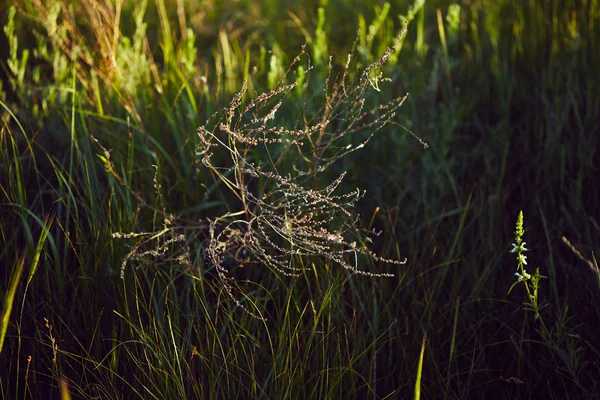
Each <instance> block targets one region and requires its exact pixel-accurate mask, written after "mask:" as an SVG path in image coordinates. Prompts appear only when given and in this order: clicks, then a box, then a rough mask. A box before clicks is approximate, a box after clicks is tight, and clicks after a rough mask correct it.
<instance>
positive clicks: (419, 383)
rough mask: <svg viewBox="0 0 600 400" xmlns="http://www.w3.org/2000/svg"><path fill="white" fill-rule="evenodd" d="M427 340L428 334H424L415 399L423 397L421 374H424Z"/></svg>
mask: <svg viewBox="0 0 600 400" xmlns="http://www.w3.org/2000/svg"><path fill="white" fill-rule="evenodd" d="M426 341H427V335H423V341H422V342H421V355H420V356H419V366H418V367H417V379H416V380H415V400H419V399H420V398H421V376H422V374H423V356H424V355H425V342H426Z"/></svg>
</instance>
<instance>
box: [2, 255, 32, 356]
mask: <svg viewBox="0 0 600 400" xmlns="http://www.w3.org/2000/svg"><path fill="white" fill-rule="evenodd" d="M25 260H26V254H25V253H23V255H22V256H21V258H20V259H19V261H18V262H17V265H15V267H14V268H13V271H12V273H11V277H10V284H9V286H8V290H7V291H6V293H5V295H4V307H3V308H2V319H0V353H2V348H3V346H4V338H5V337H6V331H7V330H8V324H9V322H10V313H11V311H12V308H13V302H14V299H15V294H16V293H17V287H18V286H19V282H20V281H21V275H22V274H23V269H24V266H25Z"/></svg>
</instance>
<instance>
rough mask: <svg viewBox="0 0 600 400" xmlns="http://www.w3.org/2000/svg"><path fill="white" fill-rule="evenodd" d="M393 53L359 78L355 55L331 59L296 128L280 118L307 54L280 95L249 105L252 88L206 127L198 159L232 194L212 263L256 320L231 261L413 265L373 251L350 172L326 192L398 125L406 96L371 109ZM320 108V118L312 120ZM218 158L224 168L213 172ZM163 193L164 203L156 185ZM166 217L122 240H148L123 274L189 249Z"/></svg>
mask: <svg viewBox="0 0 600 400" xmlns="http://www.w3.org/2000/svg"><path fill="white" fill-rule="evenodd" d="M392 51H393V49H392V48H389V49H388V50H387V51H386V52H385V53H384V54H383V56H382V57H381V58H380V59H379V60H377V61H376V62H374V63H373V64H371V65H369V66H367V67H366V68H364V69H363V70H362V71H360V72H358V73H353V72H352V71H351V68H350V66H351V65H352V64H353V59H352V58H353V56H352V54H353V53H354V52H352V53H351V55H350V56H349V57H348V62H347V63H346V65H345V67H344V68H343V69H341V71H340V72H339V73H337V74H336V73H334V68H333V67H332V62H331V59H330V61H329V67H328V69H327V75H326V79H325V84H324V87H323V92H322V93H321V94H320V95H319V94H316V95H314V96H313V97H311V98H309V100H307V101H306V102H305V103H304V107H303V111H302V113H301V115H300V117H299V118H298V119H297V121H296V126H295V127H294V128H293V129H289V128H286V127H284V126H278V124H277V121H279V120H283V119H284V118H278V112H279V111H280V109H282V107H284V106H285V104H286V103H285V101H286V100H288V101H291V99H292V98H293V97H294V93H295V92H294V90H293V89H294V88H296V87H297V85H299V84H300V83H299V82H294V83H291V84H283V82H284V79H285V78H286V76H287V75H289V74H290V71H292V70H293V69H294V67H295V66H296V65H297V64H298V63H300V61H301V60H302V59H303V58H304V57H306V58H305V59H306V61H307V63H308V68H307V69H306V71H307V75H308V73H310V72H311V71H312V70H313V68H312V67H311V66H310V60H309V58H308V56H307V55H306V53H305V50H304V49H303V50H302V52H301V53H300V55H299V56H298V57H296V58H295V59H294V60H293V62H292V64H291V66H290V68H289V69H288V71H287V72H286V74H285V75H284V76H283V77H282V78H281V80H280V82H279V85H278V86H277V88H276V89H274V90H272V91H270V92H268V93H263V94H261V95H259V96H257V97H256V98H254V99H252V100H250V101H248V102H247V103H245V102H244V98H245V97H246V96H247V87H246V84H245V83H244V85H243V87H242V88H241V90H240V91H239V92H238V93H237V94H236V95H234V96H233V99H232V100H231V102H230V104H229V106H228V107H227V108H225V109H224V111H223V113H221V114H218V115H213V116H212V117H211V118H210V119H209V120H208V121H207V123H206V124H205V125H203V126H201V127H200V128H198V130H197V133H198V138H199V146H198V149H197V153H196V154H197V156H198V157H199V158H200V159H201V161H202V164H203V166H204V167H206V168H207V169H208V170H209V171H210V173H211V174H212V176H213V178H214V180H215V185H216V187H222V186H223V185H224V186H225V187H227V189H228V190H229V191H230V195H229V196H227V195H223V194H222V197H223V202H224V204H227V205H226V207H227V209H228V212H227V213H225V214H224V215H221V216H219V217H216V218H207V222H208V235H207V240H206V243H205V255H206V260H207V262H208V264H210V265H212V266H214V267H215V269H216V271H217V273H218V276H219V279H220V280H221V282H222V284H223V288H224V289H225V290H226V292H227V293H228V295H229V296H230V297H231V298H232V299H233V301H234V302H235V303H236V304H237V305H238V306H239V307H241V308H243V309H244V310H245V311H246V312H248V313H249V314H251V315H253V316H255V317H257V318H262V317H260V316H259V315H257V314H256V313H253V312H252V311H250V310H248V308H247V307H246V306H244V305H242V304H241V302H240V300H238V298H237V296H235V295H234V293H233V289H234V288H233V285H232V281H233V278H232V277H231V276H230V271H229V269H228V267H227V265H231V261H233V262H234V263H235V265H242V266H243V265H246V264H249V263H253V264H257V265H263V266H268V267H270V268H272V269H273V270H275V271H277V272H279V273H281V274H283V275H286V276H294V277H296V276H299V275H301V274H302V273H303V271H304V268H302V267H299V265H305V264H304V263H302V262H297V261H298V260H300V259H302V260H305V259H310V258H318V259H321V260H322V261H323V262H325V263H327V264H337V265H339V266H341V267H343V268H345V269H347V270H349V271H351V272H352V273H355V274H360V275H364V276H367V277H393V276H394V275H393V274H392V273H375V272H370V271H365V270H364V269H360V268H359V264H360V261H361V260H364V259H370V260H372V261H375V262H379V263H387V264H393V265H401V264H404V263H405V262H406V260H402V261H399V260H392V259H386V258H382V257H380V256H378V255H377V254H375V253H374V252H373V251H371V250H370V249H369V248H368V247H367V245H366V242H370V241H371V240H370V239H369V237H368V234H369V232H367V235H363V234H360V233H361V229H360V228H359V223H358V222H359V221H358V216H356V215H355V214H354V213H353V207H354V205H355V204H356V202H357V201H358V200H359V199H360V198H361V197H362V196H363V195H364V192H361V191H360V190H355V191H353V192H350V193H338V192H339V186H340V183H341V182H342V180H343V179H344V176H345V175H346V172H343V173H341V174H340V175H339V176H338V177H337V178H335V179H333V181H330V182H329V183H328V184H327V185H324V186H322V187H319V183H320V182H322V181H323V179H319V176H320V175H321V174H323V173H324V172H325V171H326V170H327V169H328V167H331V166H332V165H333V164H334V163H336V161H338V160H340V159H341V158H342V157H344V156H346V155H348V154H349V153H352V152H354V151H356V150H359V149H361V148H363V147H364V146H365V145H366V144H367V143H368V142H369V140H370V139H371V138H372V137H373V135H374V134H375V133H376V132H378V131H379V130H381V129H382V128H384V127H385V126H386V124H387V123H389V122H393V121H392V120H393V118H394V117H395V113H396V110H397V109H398V108H399V107H400V106H401V105H402V103H403V102H404V101H405V99H406V96H403V97H400V98H396V99H393V100H391V101H389V102H387V103H385V104H382V105H379V106H377V107H374V108H372V109H367V107H366V106H365V105H366V103H367V95H370V94H372V93H374V92H378V91H379V88H378V83H379V82H381V81H385V79H384V78H382V75H381V72H380V70H381V67H382V66H383V65H384V64H385V63H386V60H387V58H388V56H389V55H390V54H391V52H392ZM303 56H304V57H303ZM307 82H308V81H305V83H303V84H306V85H307V84H308V83H307ZM296 99H297V97H296ZM315 102H316V103H318V104H317V107H316V109H317V110H318V111H316V112H314V115H310V110H311V107H312V105H313V103H315ZM282 125H283V124H282ZM419 140H420V139H419ZM421 144H422V145H423V146H426V145H425V143H423V142H421ZM215 159H218V160H219V161H218V164H221V165H215V164H217V161H215ZM155 179H156V178H155ZM155 188H156V190H157V194H158V195H159V196H160V187H159V185H158V183H157V182H155ZM228 193H229V192H228ZM231 194H232V195H233V196H231ZM159 199H160V197H159ZM231 199H234V202H232V201H231ZM161 203H162V201H161ZM232 204H233V205H232ZM163 214H164V229H163V230H161V231H159V232H152V233H133V234H120V233H117V234H115V235H114V236H115V237H121V238H127V237H143V238H145V239H144V240H143V241H140V242H139V244H138V245H136V246H134V248H133V250H132V251H131V252H130V253H129V254H128V255H127V257H126V259H125V260H124V261H123V265H122V268H123V269H124V268H125V266H126V264H127V263H128V262H129V261H131V260H136V259H140V258H141V257H145V256H148V255H150V256H155V257H166V250H167V246H168V245H170V244H172V243H174V242H182V244H184V242H185V238H184V237H183V236H181V235H176V234H175V233H174V232H175V230H176V229H177V227H175V226H174V225H171V224H172V223H173V222H174V221H173V220H172V219H171V217H168V215H167V214H166V212H164V210H163ZM362 232H363V233H365V232H364V231H362ZM148 240H157V244H156V247H154V248H153V249H151V250H145V251H143V250H142V248H141V247H140V245H141V244H145V243H148ZM185 246H188V245H187V244H186V245H185ZM185 254H188V251H187V250H186V251H185V252H184V255H179V256H177V257H176V258H177V259H179V260H180V261H181V262H183V263H184V264H185V263H189V257H186V256H185ZM171 259H173V258H171Z"/></svg>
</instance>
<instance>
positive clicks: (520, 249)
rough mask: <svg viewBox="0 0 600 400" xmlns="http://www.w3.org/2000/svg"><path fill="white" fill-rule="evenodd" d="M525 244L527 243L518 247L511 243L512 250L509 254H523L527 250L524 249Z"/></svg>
mask: <svg viewBox="0 0 600 400" xmlns="http://www.w3.org/2000/svg"><path fill="white" fill-rule="evenodd" d="M525 243H527V242H523V243H521V244H520V245H518V246H517V245H516V244H515V243H512V249H511V250H510V252H511V253H524V252H526V251H528V250H529V249H527V248H526V247H525Z"/></svg>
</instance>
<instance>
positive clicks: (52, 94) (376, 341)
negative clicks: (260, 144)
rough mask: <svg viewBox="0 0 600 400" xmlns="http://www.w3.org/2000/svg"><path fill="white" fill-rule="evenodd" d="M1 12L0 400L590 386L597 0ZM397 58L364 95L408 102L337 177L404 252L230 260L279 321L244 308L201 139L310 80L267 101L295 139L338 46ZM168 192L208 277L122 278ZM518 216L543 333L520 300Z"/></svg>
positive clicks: (534, 392)
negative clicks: (231, 290)
mask: <svg viewBox="0 0 600 400" xmlns="http://www.w3.org/2000/svg"><path fill="white" fill-rule="evenodd" d="M0 4H1V6H0V20H1V21H2V26H3V30H2V32H1V33H0V65H1V67H2V68H1V71H0V73H1V74H2V75H1V76H2V80H1V81H0V84H1V86H0V100H1V103H0V106H1V107H0V115H1V116H2V126H1V131H0V132H1V134H0V153H1V155H2V158H1V159H0V283H1V285H0V288H1V289H2V292H1V293H0V295H1V296H2V298H3V306H2V312H3V314H2V315H3V319H2V321H0V323H1V324H2V326H1V327H2V331H3V332H4V333H2V332H0V334H1V335H2V336H1V337H2V338H3V339H4V343H3V345H1V346H2V348H1V349H0V350H1V354H0V360H1V361H0V364H1V365H3V366H5V368H0V371H1V373H0V395H1V396H2V398H17V397H24V398H30V397H33V398H38V397H43V398H48V397H47V394H48V393H51V394H52V396H56V397H58V396H61V395H62V396H66V395H71V396H73V397H76V398H78V397H83V398H87V397H93V396H101V397H102V398H104V397H106V398H128V397H133V396H141V397H147V398H152V397H154V398H183V397H188V398H273V399H280V398H366V396H369V397H370V398H410V397H412V396H415V393H417V391H416V388H420V393H421V394H422V395H423V396H424V397H426V398H442V397H443V398H448V399H453V398H487V397H491V396H493V397H494V398H496V397H497V396H499V393H501V395H500V396H501V397H503V398H541V399H546V398H567V397H568V398H570V397H579V398H595V397H599V396H600V387H598V382H600V381H599V379H598V378H599V377H600V353H599V351H600V349H599V348H598V345H597V340H596V339H597V337H598V334H597V328H598V323H597V321H598V320H599V318H600V307H599V306H598V304H600V303H599V301H598V300H599V299H600V274H599V272H598V265H597V263H596V261H595V258H594V256H593V254H594V251H597V249H598V243H599V239H600V225H599V222H598V220H599V218H600V195H599V193H600V192H599V191H598V190H597V189H596V185H597V182H598V177H599V176H600V174H599V171H598V168H599V166H600V156H599V138H600V96H599V95H598V93H600V80H599V79H598V72H597V69H598V66H600V51H598V49H599V48H600V4H599V2H598V1H597V0H577V1H576V0H544V1H534V0H526V1H516V0H497V1H491V0H464V1H462V2H451V1H446V0H443V1H442V0H439V1H427V2H425V1H419V0H416V1H414V2H407V1H403V0H398V1H393V2H392V1H390V2H383V1H381V2H379V1H376V2H374V1H366V0H364V1H349V0H321V1H316V0H301V1H274V0H265V1H260V2H259V1H246V0H228V1H210V0H205V1H198V2H192V1H186V0H145V1H140V2H127V1H119V0H116V1H115V0H81V1H69V0H47V1H43V0H33V1H15V2H3V3H0ZM404 26H406V34H405V35H401V33H402V30H403V27H404ZM303 45H306V54H305V55H304V56H303V57H302V58H301V60H302V61H301V62H300V63H295V64H294V59H295V57H296V56H297V55H298V54H300V53H301V51H302V46H303ZM353 46H355V47H353ZM388 46H391V48H392V52H391V55H390V58H389V62H388V63H387V64H386V65H385V66H384V67H382V68H381V69H382V71H381V72H382V73H383V75H384V76H386V77H389V79H388V80H384V81H380V82H377V81H376V80H374V81H373V90H372V91H371V92H369V95H368V96H367V98H366V101H367V102H368V103H369V105H370V106H371V107H378V106H379V105H381V104H385V103H386V102H388V101H390V100H391V99H393V98H397V97H401V96H404V95H405V94H407V93H410V94H409V96H408V98H407V100H406V102H405V103H404V104H403V106H402V107H401V108H400V109H399V110H398V112H397V113H396V116H395V118H394V119H393V121H394V123H390V124H387V125H386V126H385V128H384V129H382V130H381V131H379V132H377V133H376V135H375V136H374V137H373V139H372V140H371V141H370V142H369V143H368V145H366V146H365V148H364V149H362V150H361V151H359V152H357V153H354V154H352V155H351V156H350V157H348V158H346V159H344V160H342V161H340V162H339V163H337V164H335V165H334V166H333V167H332V170H331V171H329V172H327V174H325V175H326V176H325V177H324V179H325V180H324V182H323V183H322V184H327V183H328V182H330V181H331V180H332V179H335V177H337V176H338V175H339V173H340V172H342V171H347V172H348V176H347V177H346V179H345V180H344V182H343V186H344V187H343V189H344V191H346V192H349V191H351V190H353V189H354V188H356V187H359V188H361V189H365V190H366V193H367V194H366V195H365V196H364V198H363V199H362V200H361V201H360V203H359V204H358V209H357V212H358V213H359V214H361V215H362V223H363V225H364V227H369V228H371V227H373V228H375V230H376V231H381V234H380V235H379V236H377V237H376V239H374V243H373V248H374V249H375V250H376V251H377V252H378V253H379V254H381V255H382V256H384V257H388V258H394V259H402V258H404V257H407V258H408V263H407V264H406V265H405V266H400V267H397V266H394V267H393V270H392V267H390V266H386V265H378V264H377V263H373V264H372V265H368V266H365V269H369V270H372V271H374V272H391V273H395V275H396V277H395V278H389V279H370V278H367V277H361V276H356V275H354V276H353V275H351V274H350V273H348V271H344V270H339V269H338V268H330V265H329V264H328V263H327V262H326V261H325V260H321V261H315V263H313V264H312V266H311V271H310V272H309V273H306V274H304V275H303V276H302V277H300V278H288V277H285V276H281V275H277V274H273V273H271V272H270V271H268V269H267V268H263V267H261V266H248V267H246V268H237V269H235V271H233V272H234V274H237V275H236V276H240V277H241V279H240V282H243V284H244V285H245V286H244V287H245V289H246V290H247V291H248V292H249V293H254V294H255V297H254V298H258V299H259V300H258V303H259V307H262V308H263V309H264V312H265V314H266V317H267V318H268V321H266V322H264V321H260V320H257V319H255V318H253V317H252V316H250V315H247V314H246V313H244V312H243V311H240V310H239V309H236V304H235V303H234V302H232V301H230V299H229V298H227V296H225V295H224V294H223V291H222V287H221V286H220V284H219V282H218V280H216V279H215V277H214V270H213V268H212V267H211V266H210V265H206V264H205V261H204V256H203V246H204V244H203V243H205V242H204V240H205V239H206V234H207V232H206V228H205V227H202V223H201V222H198V221H200V220H205V219H206V218H211V217H215V216H218V215H221V214H222V213H223V212H224V210H225V211H226V210H228V209H230V208H231V207H232V205H231V204H232V203H230V200H229V199H226V198H223V197H219V196H220V195H219V193H220V189H219V187H218V185H217V186H215V180H214V177H213V176H211V175H210V174H209V173H208V172H207V171H206V170H205V169H203V166H202V164H201V163H200V160H199V158H198V156H197V155H196V154H195V149H196V146H197V144H198V137H197V135H196V129H197V128H198V127H199V126H201V125H203V124H205V123H206V121H207V119H209V117H210V116H211V115H213V114H214V113H215V112H219V111H220V110H222V109H223V108H224V107H227V105H228V104H229V102H230V101H231V98H232V96H233V95H234V94H235V93H236V92H238V91H239V90H240V88H241V87H242V84H243V82H244V81H245V80H246V81H247V84H248V92H247V94H246V96H247V98H245V99H244V100H245V101H248V100H249V99H252V98H255V97H256V96H258V95H259V94H261V93H264V92H267V91H269V90H271V89H274V88H276V87H279V86H281V85H282V84H286V83H291V82H293V81H300V82H301V83H302V84H301V85H298V86H297V87H296V88H294V90H292V91H290V93H288V94H287V95H286V101H285V104H284V105H283V106H282V109H281V110H280V111H279V112H278V114H277V119H278V124H279V125H278V126H288V127H289V128H290V129H294V128H296V127H297V126H298V125H297V124H298V119H299V118H300V116H301V115H307V114H309V115H310V114H311V113H313V114H314V113H317V112H318V110H317V109H314V110H312V109H311V107H315V104H317V105H318V104H319V102H318V99H319V98H320V97H319V96H321V95H322V94H323V92H324V91H326V87H327V86H326V80H327V77H328V76H330V75H331V74H332V73H335V71H339V69H340V68H342V67H344V65H345V64H346V61H347V56H348V54H350V53H352V54H354V55H355V57H354V61H353V62H354V63H355V66H356V68H364V67H366V66H367V65H369V64H371V63H373V62H374V61H376V60H377V59H378V58H379V57H380V56H381V55H382V54H383V53H384V51H385V49H386V48H387V47H388ZM353 49H354V50H353ZM330 56H331V61H330V59H329V57H330ZM308 63H310V64H308ZM290 65H292V68H291V69H290V68H289V66H290ZM309 65H310V66H309ZM330 65H331V67H329V66H330ZM330 71H334V72H330ZM311 99H313V100H314V99H317V100H315V101H313V100H311ZM303 113H304V114H303ZM407 130H410V131H411V132H412V133H414V135H416V136H417V137H419V138H420V139H422V140H423V141H424V142H426V143H427V144H428V147H427V148H426V149H425V148H424V147H423V146H421V144H420V142H419V141H418V140H417V139H416V138H415V137H414V136H413V135H411V134H410V133H408V132H407ZM362 139H364V137H363V138H361V137H358V138H356V139H355V138H351V139H350V140H353V141H355V142H354V143H357V142H356V141H358V142H360V140H362ZM251 156H252V157H255V158H256V159H257V160H260V159H261V156H264V155H261V154H253V155H251ZM155 165H156V166H157V167H158V173H157V175H156V178H155V167H154V166H155ZM155 179H156V181H157V183H156V182H155V181H154V180H155ZM328 179H329V180H328ZM157 185H160V186H161V196H157V191H156V186H157ZM231 201H234V200H231ZM162 205H164V207H165V208H166V209H167V210H168V211H169V212H170V213H173V214H174V215H177V216H178V217H179V218H181V219H182V220H183V221H187V225H186V226H187V227H188V228H186V230H185V235H186V240H187V243H189V244H190V249H189V250H190V256H191V259H192V265H193V266H194V268H181V267H180V266H179V265H178V264H177V262H175V261H173V260H171V261H169V260H166V261H164V262H156V260H153V259H149V260H144V259H142V260H138V261H137V264H136V268H131V269H128V270H127V271H126V275H125V279H124V280H122V279H121V278H120V274H119V271H120V269H121V263H122V261H123V260H124V258H125V257H126V256H127V254H128V251H129V249H128V248H127V243H125V242H124V241H122V240H115V239H114V238H113V237H112V234H113V233H114V232H142V231H146V232H148V231H159V230H160V229H162V228H161V226H162V225H161V222H160V221H161V220H160V215H159V214H160V212H159V211H160V209H161V207H162ZM519 210H523V212H524V215H525V240H526V241H527V244H528V248H529V249H530V251H529V253H528V254H527V255H528V263H529V265H531V269H534V268H535V267H537V266H539V267H540V271H541V273H542V275H545V276H546V277H547V279H543V280H542V281H541V289H540V299H541V301H542V302H543V304H544V306H545V307H544V308H543V309H542V315H541V317H542V319H543V321H544V324H545V325H543V326H544V327H545V328H544V327H542V325H540V320H539V319H536V318H534V315H533V314H532V313H530V312H528V311H526V310H524V306H523V301H524V298H525V295H524V291H523V289H522V288H520V287H517V288H515V289H514V290H513V291H511V293H510V294H507V292H508V289H509V287H510V286H511V284H512V282H514V281H515V276H514V272H515V271H516V261H515V258H514V254H511V253H509V250H510V244H511V242H512V241H513V230H514V224H515V219H516V216H517V214H518V212H519ZM369 221H370V222H371V223H370V224H369ZM194 224H196V225H197V228H194V226H196V225H194ZM564 239H567V241H568V243H570V245H567V244H566V243H567V242H566V241H565V240H564ZM173 251H176V250H173ZM297 262H302V260H297ZM246 281H247V282H246ZM4 336H5V337H4ZM424 338H426V340H423V339H424ZM423 343H424V346H425V347H424V352H421V350H422V344H423ZM420 357H422V358H423V362H422V367H420V363H419V359H420ZM418 370H419V371H421V372H422V374H421V375H419V378H418V379H417V371H418Z"/></svg>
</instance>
